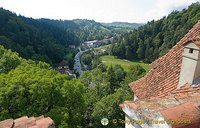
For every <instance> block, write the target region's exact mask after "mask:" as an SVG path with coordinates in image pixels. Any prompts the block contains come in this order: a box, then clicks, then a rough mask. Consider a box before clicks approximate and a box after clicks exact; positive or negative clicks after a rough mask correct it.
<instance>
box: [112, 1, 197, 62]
mask: <svg viewBox="0 0 200 128" xmlns="http://www.w3.org/2000/svg"><path fill="white" fill-rule="evenodd" d="M199 19H200V4H199V3H195V4H192V5H191V6H189V7H188V9H183V10H182V11H180V12H179V11H173V12H172V13H171V14H169V15H168V16H167V17H163V18H162V19H160V20H157V21H154V20H152V21H150V22H148V23H147V24H145V25H144V26H141V27H139V28H138V29H137V30H136V29H135V30H133V31H131V32H129V33H126V34H123V35H122V36H120V37H119V38H118V39H117V40H115V43H113V44H112V48H111V54H112V55H115V56H117V57H119V58H124V59H140V60H145V61H146V62H152V61H154V60H155V59H157V58H158V57H160V56H163V55H165V54H166V53H167V52H168V51H169V50H170V49H171V48H172V47H173V46H174V45H175V44H176V43H177V42H178V41H179V40H180V39H181V38H182V37H183V36H184V35H185V34H186V33H187V32H188V31H189V30H190V29H191V28H192V26H193V25H194V24H196V23H197V21H198V20H199Z"/></svg>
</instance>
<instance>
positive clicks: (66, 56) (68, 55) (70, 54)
mask: <svg viewBox="0 0 200 128" xmlns="http://www.w3.org/2000/svg"><path fill="white" fill-rule="evenodd" d="M72 56H73V55H72V53H68V54H66V55H65V58H67V59H70V58H72Z"/></svg>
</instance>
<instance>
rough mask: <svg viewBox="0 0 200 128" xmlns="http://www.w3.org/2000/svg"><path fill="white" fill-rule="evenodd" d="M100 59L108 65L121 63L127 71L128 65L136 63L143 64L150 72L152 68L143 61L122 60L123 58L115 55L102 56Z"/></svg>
mask: <svg viewBox="0 0 200 128" xmlns="http://www.w3.org/2000/svg"><path fill="white" fill-rule="evenodd" d="M100 59H101V60H102V62H103V63H104V64H106V65H107V66H110V65H112V66H114V65H117V64H119V65H121V66H122V67H123V68H124V70H125V71H126V72H127V71H128V67H129V66H130V65H135V64H139V65H141V66H142V67H143V68H144V69H145V70H146V72H149V71H150V69H151V67H150V66H149V64H147V63H143V62H141V61H129V60H122V59H117V58H115V57H114V56H101V57H100Z"/></svg>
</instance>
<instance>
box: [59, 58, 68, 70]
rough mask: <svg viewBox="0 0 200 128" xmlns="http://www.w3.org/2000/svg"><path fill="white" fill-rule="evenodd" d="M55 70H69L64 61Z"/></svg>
mask: <svg viewBox="0 0 200 128" xmlns="http://www.w3.org/2000/svg"><path fill="white" fill-rule="evenodd" d="M57 69H59V70H61V69H69V66H68V63H67V61H65V60H62V61H61V62H60V63H59V64H58V66H57Z"/></svg>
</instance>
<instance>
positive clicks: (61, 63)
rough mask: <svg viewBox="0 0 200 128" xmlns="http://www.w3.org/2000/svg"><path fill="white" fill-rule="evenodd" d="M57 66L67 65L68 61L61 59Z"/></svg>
mask: <svg viewBox="0 0 200 128" xmlns="http://www.w3.org/2000/svg"><path fill="white" fill-rule="evenodd" d="M58 66H68V62H67V61H65V60H62V61H61V62H60V63H59V64H58Z"/></svg>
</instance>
